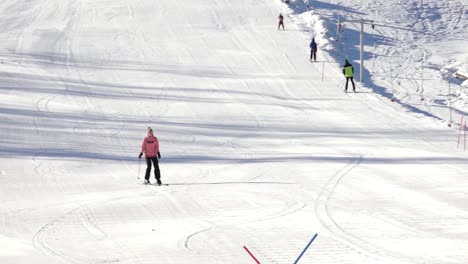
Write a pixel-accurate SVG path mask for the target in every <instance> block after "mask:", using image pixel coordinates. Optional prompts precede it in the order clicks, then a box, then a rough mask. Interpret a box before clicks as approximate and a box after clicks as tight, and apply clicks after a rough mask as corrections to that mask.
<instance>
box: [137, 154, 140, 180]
mask: <svg viewBox="0 0 468 264" xmlns="http://www.w3.org/2000/svg"><path fill="white" fill-rule="evenodd" d="M140 166H141V159H138V176H137V179H140Z"/></svg>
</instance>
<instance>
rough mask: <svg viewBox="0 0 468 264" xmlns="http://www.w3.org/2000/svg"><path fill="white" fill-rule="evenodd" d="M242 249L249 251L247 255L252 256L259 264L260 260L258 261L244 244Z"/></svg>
mask: <svg viewBox="0 0 468 264" xmlns="http://www.w3.org/2000/svg"><path fill="white" fill-rule="evenodd" d="M244 249H245V251H247V253H249V255H250V256H251V257H252V258H253V260H255V262H256V263H257V264H260V261H258V259H257V258H256V257H255V256H254V255H253V254H252V252H250V250H249V249H248V248H247V247H246V246H244Z"/></svg>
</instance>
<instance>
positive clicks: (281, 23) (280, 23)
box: [278, 21, 284, 30]
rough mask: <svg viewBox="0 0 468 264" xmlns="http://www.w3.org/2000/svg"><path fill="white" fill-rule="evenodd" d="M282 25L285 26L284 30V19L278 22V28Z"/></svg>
mask: <svg viewBox="0 0 468 264" xmlns="http://www.w3.org/2000/svg"><path fill="white" fill-rule="evenodd" d="M280 27H283V30H284V22H283V21H280V22H278V30H279V29H280Z"/></svg>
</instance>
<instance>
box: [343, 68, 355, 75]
mask: <svg viewBox="0 0 468 264" xmlns="http://www.w3.org/2000/svg"><path fill="white" fill-rule="evenodd" d="M344 75H345V76H346V77H353V66H346V67H345V68H344Z"/></svg>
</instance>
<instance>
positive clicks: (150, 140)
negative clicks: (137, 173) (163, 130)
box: [138, 127, 161, 185]
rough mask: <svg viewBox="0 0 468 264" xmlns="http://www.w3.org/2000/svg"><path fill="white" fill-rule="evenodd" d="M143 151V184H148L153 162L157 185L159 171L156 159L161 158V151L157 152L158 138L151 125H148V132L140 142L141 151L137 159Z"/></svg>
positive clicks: (159, 176)
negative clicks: (144, 171) (144, 166)
mask: <svg viewBox="0 0 468 264" xmlns="http://www.w3.org/2000/svg"><path fill="white" fill-rule="evenodd" d="M143 153H145V158H146V174H145V184H150V181H149V178H150V173H151V163H153V165H154V176H155V177H156V182H157V183H158V185H161V172H160V171H159V164H158V159H160V158H161V153H159V141H158V138H157V137H155V136H154V134H153V129H152V128H151V127H148V134H147V136H146V137H145V138H144V139H143V143H142V144H141V152H140V155H139V156H138V158H139V159H141V156H143Z"/></svg>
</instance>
